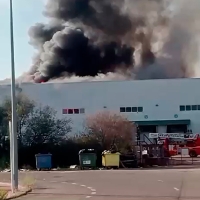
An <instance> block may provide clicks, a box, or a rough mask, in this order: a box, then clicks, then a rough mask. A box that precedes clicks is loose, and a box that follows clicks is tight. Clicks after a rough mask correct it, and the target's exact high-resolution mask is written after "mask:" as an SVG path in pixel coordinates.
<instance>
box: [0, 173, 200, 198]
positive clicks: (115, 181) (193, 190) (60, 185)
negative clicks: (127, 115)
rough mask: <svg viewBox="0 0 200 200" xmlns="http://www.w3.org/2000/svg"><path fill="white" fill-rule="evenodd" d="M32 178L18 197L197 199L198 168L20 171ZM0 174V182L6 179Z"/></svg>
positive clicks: (199, 176) (199, 189) (199, 175)
mask: <svg viewBox="0 0 200 200" xmlns="http://www.w3.org/2000/svg"><path fill="white" fill-rule="evenodd" d="M25 176H26V177H29V178H30V179H33V178H34V179H35V180H36V184H35V189H34V190H33V192H32V193H31V194H29V195H27V196H25V197H21V198H20V199H19V200H46V199H48V200H56V199H58V200H83V199H91V200H114V199H115V200H116V199H117V200H175V199H176V200H198V199H200V184H199V183H200V169H161V170H159V169H157V170H110V171H104V170H102V171H79V172H28V173H25V172H23V173H20V181H21V182H22V183H23V180H25V179H26V178H25ZM9 177H10V174H9V173H0V181H1V182H2V181H9Z"/></svg>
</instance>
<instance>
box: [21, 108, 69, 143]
mask: <svg viewBox="0 0 200 200" xmlns="http://www.w3.org/2000/svg"><path fill="white" fill-rule="evenodd" d="M71 123H72V122H71V119H66V118H63V119H57V118H56V111H55V110H53V109H52V108H50V107H49V106H45V107H39V108H36V109H34V110H33V112H32V113H31V114H30V115H29V118H28V123H27V125H26V131H25V133H24V136H23V143H25V144H26V145H28V146H34V145H40V144H45V143H48V144H54V145H57V144H60V143H61V142H62V141H63V140H65V139H66V138H67V135H68V133H69V132H71V129H72V128H71Z"/></svg>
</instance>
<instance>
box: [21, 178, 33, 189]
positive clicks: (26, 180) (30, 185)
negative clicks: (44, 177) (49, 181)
mask: <svg viewBox="0 0 200 200" xmlns="http://www.w3.org/2000/svg"><path fill="white" fill-rule="evenodd" d="M35 183H36V181H35V178H34V177H32V176H29V175H26V176H25V177H24V179H23V180H22V184H23V186H25V187H28V188H29V189H32V188H33V187H34V185H35Z"/></svg>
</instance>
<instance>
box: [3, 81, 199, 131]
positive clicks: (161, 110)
mask: <svg viewBox="0 0 200 200" xmlns="http://www.w3.org/2000/svg"><path fill="white" fill-rule="evenodd" d="M199 86H200V79H168V80H142V81H135V80H134V81H107V82H77V83H44V84H32V83H26V84H25V83H24V84H21V85H20V86H19V87H20V89H18V90H16V91H17V92H22V93H23V94H24V95H27V96H28V97H29V98H30V99H33V100H34V101H35V102H36V103H38V104H42V105H44V106H45V105H49V106H51V107H52V108H54V109H55V110H56V111H57V115H58V117H63V116H65V117H69V118H71V119H72V121H73V131H74V132H77V131H79V130H81V129H82V128H83V122H84V120H85V119H86V117H87V116H89V115H91V114H95V113H97V112H99V111H103V110H109V111H115V112H119V113H121V114H122V115H125V116H127V118H128V119H129V120H130V121H133V122H135V123H136V124H138V125H139V126H140V128H141V132H144V133H179V132H180V133H181V132H186V131H187V130H192V132H193V133H199V132H200V92H199ZM8 96H10V86H9V85H1V86H0V102H2V101H3V100H4V98H5V97H8Z"/></svg>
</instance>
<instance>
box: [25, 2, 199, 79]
mask: <svg viewBox="0 0 200 200" xmlns="http://www.w3.org/2000/svg"><path fill="white" fill-rule="evenodd" d="M187 2H188V1H187V0H176V1H175V3H174V1H170V0H48V1H47V4H46V6H45V10H44V13H43V14H44V15H45V16H46V17H47V18H49V23H48V24H41V23H38V24H36V25H34V26H32V27H31V28H30V30H29V36H30V44H31V45H33V46H34V48H36V49H37V51H38V53H37V55H35V57H34V58H33V66H32V67H31V69H30V71H29V72H28V73H27V74H26V75H25V76H26V78H25V80H26V81H27V80H29V81H30V80H34V81H35V82H42V81H50V80H55V79H58V78H63V77H68V78H69V77H96V76H98V75H100V74H105V76H106V75H107V74H109V75H110V73H113V74H112V77H113V76H114V74H116V76H118V75H119V74H123V76H124V77H126V78H135V79H150V78H153V79H155V78H184V77H188V76H192V75H193V74H194V73H196V72H194V70H193V68H192V69H191V66H190V67H189V65H191V64H195V62H197V61H198V56H197V55H196V54H197V52H198V48H197V46H198V45H196V44H197V42H194V39H195V38H196V36H197V35H198V34H197V33H198V31H199V30H197V26H198V25H197V24H195V23H194V21H195V20H196V19H198V17H200V16H199V15H200V14H198V13H199V12H198V11H199V9H200V3H199V0H193V1H192V2H193V3H191V4H190V6H189V8H188V3H187ZM188 11H189V12H190V15H189V14H187V13H188ZM185 22H187V23H185ZM188 23H189V24H188ZM194 44H195V45H194ZM191 54H192V56H191ZM120 77H121V75H120Z"/></svg>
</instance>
